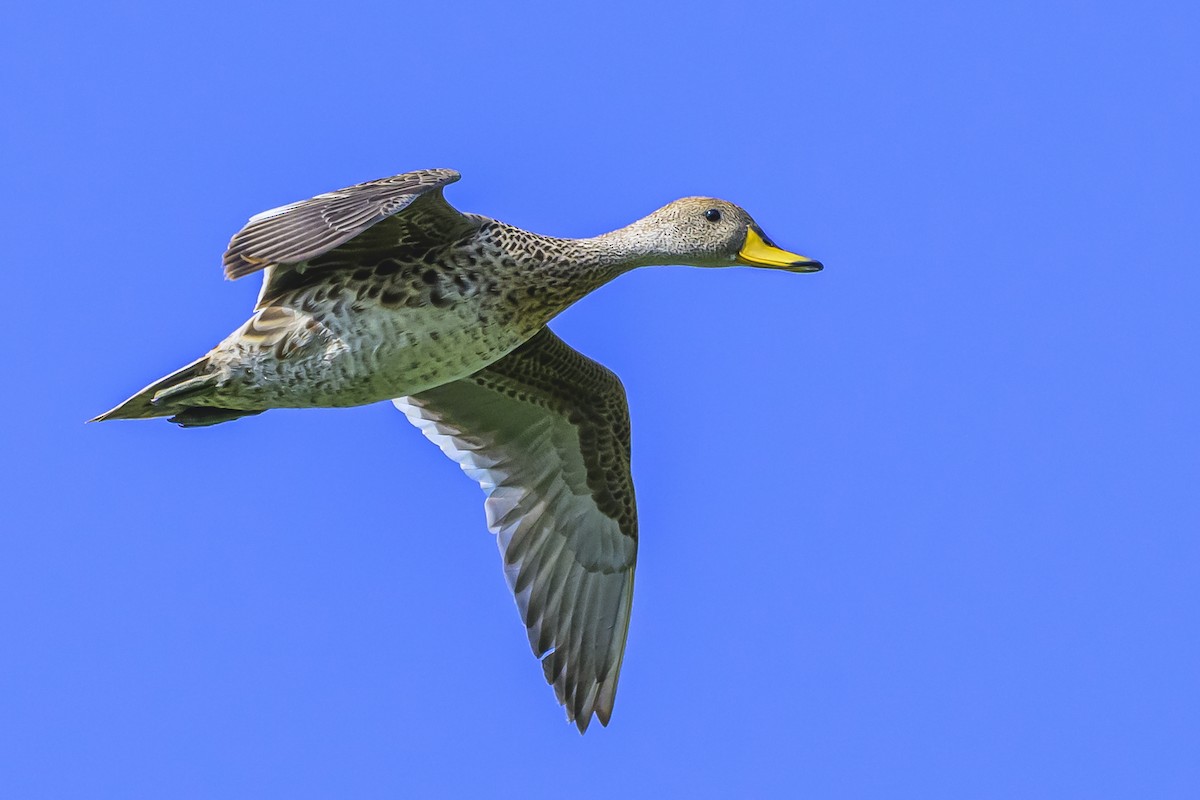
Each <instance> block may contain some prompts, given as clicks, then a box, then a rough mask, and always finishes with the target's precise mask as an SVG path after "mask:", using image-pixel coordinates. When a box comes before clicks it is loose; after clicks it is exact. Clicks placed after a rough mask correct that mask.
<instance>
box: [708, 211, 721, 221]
mask: <svg viewBox="0 0 1200 800" xmlns="http://www.w3.org/2000/svg"><path fill="white" fill-rule="evenodd" d="M704 218H705V219H706V220H708V221H709V222H720V221H721V212H720V211H717V210H716V209H715V208H710V209H709V210H708V211H705V212H704Z"/></svg>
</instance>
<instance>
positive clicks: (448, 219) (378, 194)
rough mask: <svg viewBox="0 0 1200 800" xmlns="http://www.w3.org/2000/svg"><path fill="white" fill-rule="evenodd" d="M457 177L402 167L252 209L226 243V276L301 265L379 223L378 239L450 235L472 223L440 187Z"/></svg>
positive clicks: (445, 237)
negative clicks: (309, 196) (333, 189)
mask: <svg viewBox="0 0 1200 800" xmlns="http://www.w3.org/2000/svg"><path fill="white" fill-rule="evenodd" d="M459 177H460V176H459V174H458V173H457V172H455V171H454V170H452V169H427V170H419V171H417V172H406V173H404V174H402V175H395V176H393V177H391V178H382V179H380V180H376V181H368V182H367V183H360V184H358V185H357V186H351V187H349V188H346V189H338V190H337V191H336V192H328V193H326V194H319V195H317V196H316V197H314V198H312V199H310V200H302V201H300V202H298V203H291V204H289V205H286V206H281V207H279V208H273V209H271V210H270V211H264V212H262V213H261V214H256V215H254V216H253V217H251V218H250V221H249V222H248V223H246V227H244V228H242V229H241V230H240V231H238V232H237V233H236V234H235V235H234V237H233V239H231V240H230V242H229V248H228V249H227V250H226V251H225V258H224V263H225V276H226V277H228V278H231V279H232V278H240V277H242V276H243V275H249V274H250V273H252V272H257V271H259V270H262V269H266V268H268V267H278V266H294V265H298V264H302V263H303V262H306V261H309V260H311V259H314V258H316V257H318V256H320V255H323V254H325V253H328V252H329V251H330V250H333V249H334V248H337V247H339V246H341V245H343V244H345V243H346V242H348V241H350V240H351V239H353V238H355V237H356V236H359V235H360V234H362V233H363V232H364V231H366V230H367V229H369V228H371V227H373V226H376V225H378V224H379V223H381V222H383V221H384V220H387V221H388V222H387V226H386V229H384V230H380V231H379V233H380V238H379V241H380V242H381V243H386V242H390V243H391V244H392V245H398V244H400V243H402V242H405V241H411V240H413V239H415V238H421V239H427V240H430V244H437V243H438V240H439V239H442V240H448V239H453V238H455V237H456V236H458V235H461V234H463V233H465V232H467V231H469V230H471V229H472V228H473V227H474V225H475V223H473V222H472V221H471V220H470V219H469V218H467V217H465V216H463V215H462V214H461V213H459V212H458V211H456V210H455V209H454V208H452V207H451V206H450V204H448V203H447V202H446V200H445V198H444V197H442V188H443V187H445V186H447V185H448V184H451V183H454V182H455V181H456V180H458V179H459ZM402 212H403V213H402ZM380 227H383V226H380ZM414 233H415V234H417V235H416V236H414V235H413V234H414Z"/></svg>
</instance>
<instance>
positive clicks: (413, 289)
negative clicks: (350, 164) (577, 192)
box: [96, 170, 820, 731]
mask: <svg viewBox="0 0 1200 800" xmlns="http://www.w3.org/2000/svg"><path fill="white" fill-rule="evenodd" d="M456 180H458V173H457V172H454V171H453V170H424V171H420V172H412V173H405V174H403V175H397V176H394V177H392V178H385V179H383V180H379V181H371V182H368V183H364V184H359V185H357V186H351V187H348V188H346V189H340V190H338V191H335V192H329V193H326V194H322V195H318V196H316V197H314V198H312V199H310V200H304V201H301V202H299V203H292V204H289V205H286V206H282V207H280V208H276V209H272V210H270V211H266V212H263V213H261V214H258V215H255V216H254V217H253V218H251V220H250V222H249V223H248V224H247V225H246V226H245V227H244V228H243V229H242V230H241V231H239V232H238V233H237V234H236V235H235V236H234V237H233V239H232V240H231V242H230V245H229V248H228V250H227V251H226V253H225V258H224V265H225V271H226V275H227V276H228V277H230V278H238V277H242V276H246V275H249V274H251V273H254V272H260V271H261V272H262V273H263V278H262V280H263V283H262V289H261V291H260V292H259V296H258V300H257V302H256V304H255V309H254V313H253V315H252V316H251V317H250V319H249V320H247V322H246V323H245V324H243V325H242V326H241V327H240V328H238V329H237V330H236V331H234V332H233V333H232V334H230V335H229V336H228V337H226V338H225V340H224V341H222V342H221V343H220V344H219V345H217V346H216V347H215V348H213V350H211V351H210V352H209V353H208V354H207V355H205V356H203V357H201V358H199V359H197V360H196V361H194V362H192V363H191V364H188V365H187V366H185V367H183V368H182V369H179V370H177V371H176V372H174V373H172V374H170V375H168V376H166V377H165V378H162V379H160V380H158V381H155V382H154V383H152V384H151V385H150V386H147V387H146V388H145V389H143V390H142V391H140V392H138V393H137V394H136V395H134V396H133V397H131V398H130V399H129V400H127V401H125V402H124V403H122V404H120V405H119V406H117V407H116V408H114V409H112V410H111V411H109V412H107V413H105V414H101V415H100V416H99V417H97V418H96V419H97V420H106V419H145V418H151V417H161V416H170V418H171V419H172V421H175V422H178V423H179V424H181V425H184V426H189V427H190V426H204V425H213V424H217V423H222V422H227V421H229V420H233V419H236V418H238V417H242V416H248V415H253V414H257V413H260V412H262V411H264V410H267V409H271V408H284V407H292V408H303V407H330V406H353V405H361V404H365V403H371V402H375V401H379V400H386V399H393V398H395V400H394V402H395V403H396V405H397V407H398V408H400V409H401V410H402V411H403V412H404V413H405V414H406V415H407V417H408V419H409V420H410V421H411V422H412V423H413V424H414V425H416V426H417V427H418V428H419V429H420V430H421V431H422V433H424V434H425V436H426V437H428V438H429V439H430V440H432V441H433V442H435V443H436V444H437V445H438V446H439V447H441V449H442V450H443V451H444V452H445V453H446V455H447V456H449V457H450V458H452V459H454V460H455V461H456V462H458V463H459V464H460V465H461V466H462V468H463V470H464V471H466V472H467V474H468V475H470V476H471V477H472V478H474V479H475V480H477V481H478V482H479V483H480V486H481V487H483V489H484V491H485V492H486V493H487V499H486V501H485V510H486V513H487V522H488V527H489V528H490V529H491V530H492V531H493V532H494V533H495V534H496V540H497V542H498V544H499V547H500V550H501V553H502V554H503V561H504V572H505V576H506V578H507V580H508V583H509V586H510V587H511V589H512V591H513V595H514V597H515V599H516V602H517V606H518V608H519V609H520V612H521V617H522V621H523V622H524V623H525V626H526V629H527V634H528V637H529V643H530V646H531V647H532V648H533V651H534V653H535V654H536V655H537V656H538V657H539V658H540V659H542V668H543V672H544V675H545V678H546V680H547V681H548V682H549V683H550V684H551V685H553V687H554V690H555V693H556V695H557V697H558V700H559V702H560V703H562V704H563V706H564V707H565V708H566V711H567V717H568V719H570V720H572V721H574V723H575V724H576V725H577V727H578V728H579V730H580V731H584V730H586V729H587V727H588V724H589V722H590V720H591V719H592V718H593V717H596V718H598V719H599V720H600V721H601V722H602V723H603V724H607V723H608V721H609V716H610V715H611V713H612V708H613V702H614V698H615V693H616V687H617V679H618V677H619V673H620V668H621V663H622V659H623V656H624V651H625V639H626V634H627V630H628V624H629V618H630V611H631V608H632V596H633V577H634V570H635V561H636V555H637V511H636V507H635V504H634V492H633V481H632V477H631V474H630V448H629V435H630V431H629V412H628V406H627V404H626V401H625V393H624V390H623V389H622V387H621V384H620V381H619V380H618V379H617V377H616V376H615V375H613V374H612V373H611V372H610V371H608V370H607V369H605V368H604V367H603V366H601V365H599V364H597V363H595V362H594V361H591V360H590V359H587V358H586V357H584V356H582V355H581V354H579V353H577V352H576V351H574V350H572V349H571V348H570V347H569V346H567V345H566V344H565V343H563V342H562V341H561V340H559V339H558V338H557V337H556V336H554V335H553V333H551V332H550V330H549V329H548V328H546V327H545V326H546V323H547V322H548V321H549V320H550V319H552V318H553V317H554V316H555V315H556V314H558V313H559V312H561V311H562V310H563V309H565V308H566V307H567V306H569V305H571V304H572V303H574V302H575V301H576V300H579V299H580V298H582V297H583V296H584V295H586V294H588V293H589V292H591V291H593V290H594V289H596V288H597V287H599V286H601V285H603V284H604V283H606V282H608V281H610V280H612V279H613V278H615V277H617V276H618V275H620V274H621V273H623V272H625V271H627V270H630V269H633V268H635V267H639V266H645V265H651V264H692V265H695V266H704V267H722V266H731V265H733V264H734V263H738V261H739V258H740V257H741V256H742V254H743V251H747V252H749V250H747V248H748V247H749V246H750V244H751V243H752V242H753V248H751V249H754V248H757V249H756V250H754V251H755V252H758V253H759V254H760V255H761V254H763V253H765V254H766V255H765V256H764V257H763V258H761V259H760V260H759V261H758V262H755V261H753V260H752V261H750V262H744V261H743V262H742V263H757V264H758V265H761V266H772V267H781V268H785V269H786V268H788V267H790V266H795V265H796V264H800V263H802V262H794V263H793V262H790V261H788V259H789V258H790V259H798V258H801V257H799V256H794V255H793V254H789V253H786V252H785V251H780V250H778V249H777V248H774V246H773V245H771V244H770V241H769V240H767V239H766V237H765V235H764V234H762V232H761V230H759V229H758V227H757V226H756V225H755V224H754V222H753V220H752V219H750V217H749V216H748V215H747V214H746V212H744V211H743V210H742V209H740V208H738V207H737V206H734V205H732V204H730V203H726V202H724V201H720V200H715V199H712V198H684V199H682V200H677V201H675V202H674V203H671V204H668V205H667V206H664V207H663V208H661V209H659V210H658V211H655V212H654V213H652V214H650V215H649V216H647V217H645V218H643V219H641V220H638V221H637V222H634V223H632V224H631V225H628V226H626V227H625V228H622V229H620V230H617V231H613V232H611V233H608V234H604V235H601V236H597V237H595V238H592V239H556V238H551V237H547V236H540V235H538V234H534V233H530V232H528V231H524V230H521V229H519V228H516V227H513V226H511V225H507V224H505V223H502V222H498V221H496V220H492V219H488V218H486V217H481V216H477V215H474V214H463V213H460V212H458V211H456V210H455V209H453V208H452V207H451V206H450V205H449V204H447V203H446V201H445V199H444V197H443V196H442V190H443V189H444V187H445V186H447V185H448V184H450V183H453V182H454V181H456ZM751 233H753V234H754V236H751ZM772 259H775V260H772ZM805 263H813V262H805ZM815 268H816V269H819V268H820V265H819V264H816V265H815Z"/></svg>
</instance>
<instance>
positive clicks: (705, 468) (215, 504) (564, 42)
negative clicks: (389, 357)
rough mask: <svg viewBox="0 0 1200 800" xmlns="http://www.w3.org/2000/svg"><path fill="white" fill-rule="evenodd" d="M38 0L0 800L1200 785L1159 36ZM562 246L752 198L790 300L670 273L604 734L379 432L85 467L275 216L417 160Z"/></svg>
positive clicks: (471, 518) (647, 345)
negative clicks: (701, 200)
mask: <svg viewBox="0 0 1200 800" xmlns="http://www.w3.org/2000/svg"><path fill="white" fill-rule="evenodd" d="M410 5H417V4H403V3H386V4H384V3H359V4H355V5H353V6H349V5H344V6H337V5H332V6H331V5H330V4H329V3H320V4H317V3H312V4H304V3H298V4H291V5H289V6H288V7H287V8H286V9H285V8H283V7H280V8H275V9H268V8H266V7H265V6H264V7H245V6H243V5H242V4H227V3H204V4H186V5H180V6H179V7H177V8H173V9H170V10H168V9H167V8H166V7H165V6H150V5H145V6H143V5H138V4H135V3H121V4H115V5H113V6H112V7H104V6H103V5H97V4H78V5H72V4H59V5H54V4H47V5H44V6H41V7H39V8H37V9H36V10H35V9H34V8H33V7H32V5H26V6H24V7H22V8H21V9H19V10H16V11H10V12H9V19H8V23H7V25H6V27H5V30H3V31H0V40H3V41H2V42H0V43H2V44H3V45H4V46H3V47H0V60H3V61H4V64H3V68H4V74H6V75H7V76H8V80H7V81H6V84H5V87H4V88H3V89H2V90H0V91H3V92H4V94H5V95H6V97H5V101H4V102H5V106H6V108H7V110H8V113H7V115H6V117H7V122H6V124H5V125H4V126H3V128H2V129H0V145H2V152H3V153H4V156H3V158H4V164H5V166H4V173H5V185H6V189H7V190H6V191H5V192H4V195H3V197H2V198H0V203H2V204H3V209H2V212H3V219H4V220H5V227H6V230H7V235H6V237H5V238H6V250H7V254H8V271H7V275H8V276H9V286H8V296H9V298H10V302H9V303H8V304H7V309H8V316H7V318H6V320H5V323H6V325H5V328H6V330H7V332H8V336H9V342H10V344H9V347H8V348H7V356H8V360H7V369H6V373H7V378H6V381H5V384H6V386H7V390H6V391H5V398H4V404H5V409H6V411H7V415H6V416H7V417H8V423H9V424H8V425H6V426H5V428H4V431H3V433H0V442H3V449H4V451H5V452H6V453H8V454H9V455H8V457H7V458H5V459H3V460H0V478H2V480H3V486H4V497H5V503H4V504H3V505H4V508H3V511H2V512H0V515H2V519H3V520H4V522H3V528H4V533H3V536H2V538H0V607H2V608H4V609H5V612H4V613H3V614H2V615H0V641H3V643H4V647H3V653H2V654H0V686H2V687H3V689H2V690H0V776H2V777H0V784H2V785H3V786H5V787H7V788H5V789H4V790H3V793H4V794H5V795H6V796H11V797H30V798H32V797H96V798H100V797H122V798H128V797H171V798H190V797H217V796H223V797H293V798H299V797H335V796H336V797H385V796H386V797H396V796H400V797H404V796H431V795H434V796H436V795H442V796H454V795H460V796H478V795H479V794H480V793H482V792H489V793H493V794H499V795H501V796H503V795H506V794H510V793H511V794H515V793H517V792H521V793H522V794H523V795H525V796H529V797H539V796H563V795H564V794H569V795H570V796H576V797H612V796H614V795H616V794H619V795H620V796H622V797H642V796H664V795H668V796H696V797H703V796H730V795H731V794H734V793H744V792H751V793H753V794H755V795H757V796H771V795H775V796H784V795H786V796H792V797H795V796H806V797H839V798H845V797H922V798H928V797H980V798H982V797H997V798H1010V797H1015V796H1021V797H1055V798H1059V797H1070V796H1074V797H1083V796H1087V797H1195V796H1196V791H1197V786H1198V785H1200V766H1198V762H1197V760H1196V758H1195V753H1196V747H1197V743H1198V742H1200V730H1198V727H1200V725H1198V723H1197V718H1198V715H1200V689H1198V685H1197V680H1196V676H1197V674H1200V637H1198V635H1197V634H1198V630H1197V629H1198V622H1200V619H1198V617H1200V611H1198V609H1200V590H1198V589H1197V587H1198V586H1200V543H1198V537H1197V532H1198V531H1200V504H1198V502H1197V491H1196V487H1197V482H1198V479H1200V459H1198V455H1197V454H1198V453H1200V449H1198V448H1200V425H1198V421H1197V412H1196V407H1197V399H1196V398H1197V388H1198V386H1197V378H1196V354H1197V351H1198V345H1200V337H1198V336H1197V323H1196V298H1197V296H1198V291H1200V273H1198V272H1197V268H1196V263H1197V247H1196V240H1195V226H1196V220H1197V211H1198V210H1200V209H1198V208H1197V205H1198V204H1197V200H1196V186H1197V185H1200V174H1198V173H1200V170H1198V168H1197V157H1196V142H1197V135H1198V133H1200V130H1198V128H1200V126H1198V125H1197V122H1198V120H1197V114H1198V112H1197V108H1200V105H1198V104H1197V96H1196V86H1197V83H1198V79H1200V69H1198V68H1197V64H1196V60H1195V40H1196V35H1197V27H1198V26H1197V22H1198V19H1197V12H1196V11H1195V8H1194V5H1192V4H1185V3H1151V4H1132V3H1130V4H1103V3H1101V4H1083V3H1044V2H1039V3H1032V2H1030V3H1005V4H993V5H987V6H984V5H982V4H960V3H949V2H923V3H895V4H889V5H883V4H876V3H839V4H830V3H783V2H780V3H772V2H762V3H753V2H750V3H705V2H691V3H686V4H685V3H663V4H644V5H645V7H642V5H643V4H634V3H625V2H609V3H603V4H585V5H583V6H580V7H578V8H576V7H570V8H567V7H565V4H550V3H539V4H526V5H524V6H515V5H513V6H505V7H498V8H494V9H483V8H477V7H475V6H474V5H462V6H459V7H457V8H452V9H442V10H437V11H433V10H428V9H424V10H423V9H416V8H411V7H409V6H410ZM442 166H445V167H453V168H456V169H458V170H460V171H461V172H462V173H463V176H464V177H463V180H462V181H461V183H458V184H456V185H455V186H453V187H451V188H450V190H449V191H448V197H449V199H450V200H451V202H452V203H454V204H455V205H456V206H458V207H459V208H461V209H464V210H469V211H474V212H478V213H483V214H487V215H490V216H495V217H498V218H500V219H504V220H506V221H508V222H512V223H515V224H518V225H521V226H523V227H526V228H529V229H531V230H536V231H539V232H543V233H548V234H554V235H561V236H586V235H594V234H596V233H600V232H602V231H605V230H608V229H611V228H615V227H618V226H620V225H623V224H625V223H627V222H629V221H631V220H632V219H634V218H636V217H639V216H641V215H643V214H645V213H647V212H649V211H651V210H652V209H654V208H656V207H658V206H659V205H662V204H663V203H665V202H667V201H669V200H671V199H674V198H675V197H679V196H684V195H689V194H711V195H717V196H720V197H724V198H727V199H730V200H733V201H734V202H737V203H739V204H741V205H743V206H744V207H746V208H747V209H748V210H749V211H750V212H751V213H752V214H753V215H754V216H755V217H756V218H757V220H758V221H759V222H760V223H761V224H762V226H763V228H764V229H765V230H766V231H767V232H768V233H769V234H770V236H771V237H772V238H774V239H775V240H776V241H777V242H778V243H779V244H780V245H782V246H784V247H788V248H790V249H794V250H796V251H798V252H802V253H805V254H807V255H811V256H813V257H815V258H819V259H821V260H822V261H824V262H825V264H826V270H825V271H824V272H823V273H821V274H818V275H805V276H796V275H787V274H780V273H768V272H763V271H752V270H694V269H685V268H656V269H648V270H644V271H641V272H637V273H633V274H630V275H627V276H625V277H623V278H621V279H620V280H618V281H616V282H614V283H613V284H610V285H609V286H607V287H605V288H603V289H602V290H600V291H598V292H597V293H595V294H594V295H593V296H591V297H588V298H586V299H585V300H584V301H583V302H581V303H579V304H578V305H577V306H575V307H573V308H571V309H569V310H568V311H567V312H566V313H564V314H563V315H562V316H561V317H560V318H559V319H558V320H557V321H556V322H555V323H554V325H553V327H554V329H555V330H556V331H557V332H558V333H559V334H560V335H561V336H562V337H563V338H565V339H566V340H567V341H568V342H569V343H570V344H572V345H573V346H574V347H576V348H578V349H579V350H581V351H582V352H584V353H586V354H588V355H590V356H592V357H593V358H596V359H598V360H600V361H602V362H604V363H605V364H607V365H608V366H609V367H611V368H612V369H614V370H615V371H616V372H617V373H618V374H619V375H620V376H621V377H622V379H623V380H624V382H625V386H626V389H627V391H628V394H629V398H630V406H631V413H632V417H633V426H634V435H633V459H634V477H635V480H636V482H637V488H638V499H639V508H640V515H641V530H642V540H641V549H640V559H639V568H638V586H637V593H636V599H635V603H634V617H633V624H632V629H631V633H630V637H629V645H628V652H627V657H626V660H625V667H624V671H623V673H622V680H621V689H620V692H619V694H618V698H617V706H616V710H615V713H614V715H613V721H612V725H611V726H610V727H609V728H607V729H601V728H599V726H595V727H594V728H593V729H592V730H591V731H589V733H588V734H587V736H586V737H580V736H579V735H578V734H577V733H576V732H575V731H574V729H573V728H572V727H569V726H568V725H567V724H566V722H565V721H564V719H563V717H562V714H561V712H560V710H559V709H558V707H557V705H556V704H555V702H554V698H553V694H552V692H551V691H550V689H549V688H548V687H547V686H545V685H544V683H543V682H542V679H541V676H540V670H539V669H538V667H537V664H536V662H535V661H534V659H533V657H532V656H531V655H530V653H529V652H528V647H527V644H526V641H525V636H524V633H523V631H522V630H521V626H520V624H519V621H518V618H517V615H516V612H515V609H514V607H513V604H512V601H511V599H510V597H509V595H508V591H507V587H506V586H505V584H504V580H503V576H502V573H501V570H500V565H499V559H498V556H497V554H496V550H495V546H494V542H493V540H492V539H491V537H490V536H489V534H488V533H487V532H486V529H485V527H484V520H483V513H482V509H481V494H480V492H479V490H478V488H477V487H476V486H474V485H472V484H471V483H470V482H469V481H468V480H467V479H466V478H465V477H464V476H463V475H462V474H461V473H460V471H459V469H458V467H457V466H455V465H454V464H453V463H451V462H450V461H448V460H446V459H445V458H443V456H442V455H441V454H440V453H439V452H438V451H437V449H436V448H434V447H432V446H431V445H430V444H429V443H428V442H426V441H425V440H424V439H423V438H422V437H421V436H420V434H419V433H418V432H417V431H416V430H415V429H412V428H411V427H410V426H409V425H408V423H407V422H406V421H405V420H404V418H403V416H402V415H400V414H398V413H397V412H396V411H395V410H393V409H392V408H391V407H390V406H389V405H377V406H371V407H364V408H359V409H352V410H329V411H304V412H300V411H278V412H271V413H269V414H265V415H263V416H260V417H256V418H252V419H246V420H242V421H238V422H235V423H232V424H229V425H222V426H218V427H216V428H212V429H208V430H193V431H185V430H180V429H177V428H175V427H173V426H171V425H168V424H166V423H164V422H147V423H113V424H106V425H92V426H84V425H83V424H82V423H83V420H85V419H87V418H89V417H91V416H93V415H94V414H96V413H98V412H100V411H102V410H105V409H107V408H108V407H110V406H111V405H113V404H114V403H115V402H117V401H119V400H121V399H123V398H125V397H126V396H127V395H129V394H130V393H131V392H133V391H134V390H136V389H138V388H140V387H141V386H143V385H144V384H146V383H147V382H148V381H150V380H151V379H153V378H156V377H158V376H160V375H162V374H165V373H166V372H168V371H170V370H171V369H174V368H175V367H177V366H180V365H182V364H184V363H186V362H188V361H190V360H191V359H193V358H194V357H196V356H198V355H200V354H201V353H203V352H204V351H205V350H206V349H207V348H209V347H210V346H212V345H213V344H215V343H216V342H217V341H218V340H219V339H221V338H222V337H224V336H225V334H226V333H228V332H229V331H230V330H232V329H233V328H234V327H235V326H237V325H238V324H240V323H241V322H242V321H243V320H244V319H245V317H246V316H247V314H248V311H249V309H250V307H251V305H252V303H253V299H254V296H255V293H256V292H257V288H258V287H257V281H256V280H254V279H246V280H243V281H239V282H236V283H228V282H226V281H224V280H222V277H221V272H220V254H221V251H222V249H223V247H224V245H225V243H226V242H227V240H228V238H229V236H230V235H231V234H232V233H233V232H234V231H235V230H237V228H238V227H240V225H241V224H242V223H243V222H244V221H245V220H246V218H247V217H249V216H250V215H251V214H254V213H256V212H258V211H261V210H263V209H266V208H270V207H273V206H277V205H280V204H282V203H286V202H289V201H293V200H298V199H302V198H305V197H308V196H311V195H312V194H315V193H318V192H322V191H327V190H330V189H334V188H338V187H341V186H345V185H348V184H351V183H356V182H359V181H362V180H368V179H371V178H376V177H381V176H384V175H389V174H392V173H396V172H402V171H406V170H410V169H418V168H424V167H442Z"/></svg>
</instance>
